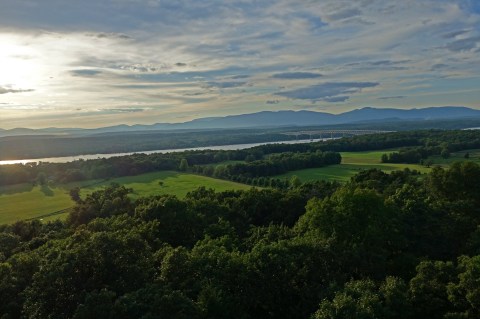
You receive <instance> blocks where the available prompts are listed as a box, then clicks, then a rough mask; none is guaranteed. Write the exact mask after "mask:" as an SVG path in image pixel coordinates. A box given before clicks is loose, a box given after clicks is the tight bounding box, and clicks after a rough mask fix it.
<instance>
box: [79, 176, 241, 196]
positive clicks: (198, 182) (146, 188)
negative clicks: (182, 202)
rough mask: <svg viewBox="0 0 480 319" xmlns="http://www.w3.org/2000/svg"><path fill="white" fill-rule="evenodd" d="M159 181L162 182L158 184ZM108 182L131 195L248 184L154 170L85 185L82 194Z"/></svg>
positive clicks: (234, 187)
mask: <svg viewBox="0 0 480 319" xmlns="http://www.w3.org/2000/svg"><path fill="white" fill-rule="evenodd" d="M160 182H162V183H163V184H162V185H160ZM110 183H118V184H121V185H124V186H125V187H128V188H132V189H133V197H134V198H137V197H140V196H150V195H161V194H173V195H177V196H178V197H185V195H186V194H187V193H188V192H190V191H192V190H195V189H197V188H198V187H200V186H205V187H206V188H213V189H215V190H216V191H217V192H221V191H225V190H232V189H233V190H236V189H248V188H250V186H247V185H244V184H239V183H234V182H230V181H225V180H220V179H215V178H211V177H206V176H201V175H193V174H189V173H179V172H173V171H166V172H154V173H148V174H143V175H138V176H127V177H120V178H115V179H112V180H109V181H105V182H103V183H100V184H97V185H94V186H92V187H86V188H83V189H82V191H83V192H82V194H83V193H85V192H89V191H93V190H97V189H99V188H101V187H104V186H108V185H110Z"/></svg>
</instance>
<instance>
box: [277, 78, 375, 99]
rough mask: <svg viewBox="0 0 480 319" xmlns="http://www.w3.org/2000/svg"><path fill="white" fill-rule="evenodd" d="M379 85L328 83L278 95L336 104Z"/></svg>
mask: <svg viewBox="0 0 480 319" xmlns="http://www.w3.org/2000/svg"><path fill="white" fill-rule="evenodd" d="M377 85H379V83H376V82H327V83H322V84H317V85H312V86H309V87H304V88H298V89H294V90H290V91H283V92H278V93H276V95H280V96H284V97H288V98H291V99H301V100H312V101H325V102H330V103H334V102H343V101H346V100H347V99H349V97H350V95H352V94H355V93H358V92H360V91H361V90H362V89H364V88H371V87H375V86H377Z"/></svg>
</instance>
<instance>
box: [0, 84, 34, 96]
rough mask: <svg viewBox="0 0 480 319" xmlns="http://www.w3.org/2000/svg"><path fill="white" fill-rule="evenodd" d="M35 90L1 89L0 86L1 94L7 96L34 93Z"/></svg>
mask: <svg viewBox="0 0 480 319" xmlns="http://www.w3.org/2000/svg"><path fill="white" fill-rule="evenodd" d="M33 91H34V90H33V89H12V88H8V87H1V86H0V94H7V93H24V92H33Z"/></svg>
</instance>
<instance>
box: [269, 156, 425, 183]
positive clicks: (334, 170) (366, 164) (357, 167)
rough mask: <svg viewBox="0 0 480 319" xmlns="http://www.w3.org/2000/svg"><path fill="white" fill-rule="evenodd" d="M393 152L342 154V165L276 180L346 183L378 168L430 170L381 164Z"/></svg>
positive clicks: (310, 169) (303, 171) (388, 170)
mask: <svg viewBox="0 0 480 319" xmlns="http://www.w3.org/2000/svg"><path fill="white" fill-rule="evenodd" d="M390 152H394V150H383V151H369V152H342V153H341V154H342V163H341V164H338V165H331V166H326V167H320V168H309V169H303V170H298V171H291V172H288V173H286V174H282V175H278V176H276V177H278V178H291V177H292V176H294V175H296V176H298V178H300V180H301V181H303V182H307V181H316V180H330V181H340V182H346V181H348V180H349V179H350V177H352V176H353V175H355V174H357V173H358V172H360V171H362V170H367V169H371V168H378V169H381V170H383V171H385V172H391V171H395V170H403V169H404V168H407V167H408V168H409V169H412V170H413V169H415V170H417V171H420V172H422V173H427V172H429V171H430V168H428V167H425V166H422V165H417V164H392V163H381V162H380V158H381V156H382V154H384V153H390Z"/></svg>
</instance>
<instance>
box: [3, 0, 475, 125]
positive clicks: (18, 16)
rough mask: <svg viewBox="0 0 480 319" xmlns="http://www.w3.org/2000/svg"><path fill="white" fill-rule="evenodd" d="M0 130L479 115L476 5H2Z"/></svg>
mask: <svg viewBox="0 0 480 319" xmlns="http://www.w3.org/2000/svg"><path fill="white" fill-rule="evenodd" d="M0 8H1V9H0V128H2V129H10V128H14V127H30V128H43V127H85V128H89V127H101V126H110V125H117V124H153V123H164V122H185V121H188V120H191V119H194V118H200V117H211V116H225V115H232V114H243V113H253V112H258V111H265V110H268V111H276V110H312V111H322V112H329V113H335V114H337V113H341V112H345V111H349V110H352V109H357V108H362V107H392V108H403V109H406V108H415V107H416V108H420V107H428V106H457V105H458V106H468V107H472V108H476V109H480V0H401V1H399V0H318V1H311V0H295V1H294V0H241V1H233V0H205V1H199V0H175V1H172V0H82V1H73V0H0Z"/></svg>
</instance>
